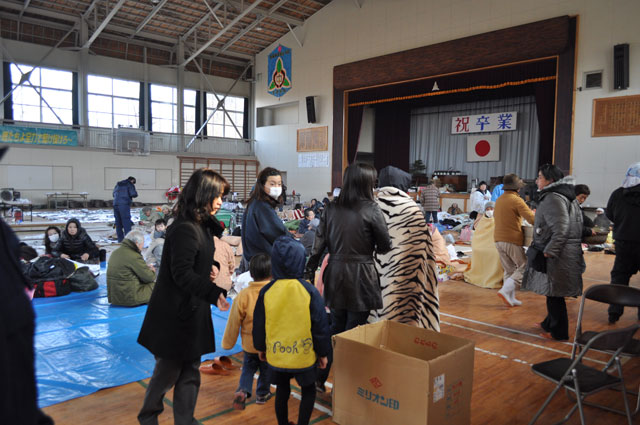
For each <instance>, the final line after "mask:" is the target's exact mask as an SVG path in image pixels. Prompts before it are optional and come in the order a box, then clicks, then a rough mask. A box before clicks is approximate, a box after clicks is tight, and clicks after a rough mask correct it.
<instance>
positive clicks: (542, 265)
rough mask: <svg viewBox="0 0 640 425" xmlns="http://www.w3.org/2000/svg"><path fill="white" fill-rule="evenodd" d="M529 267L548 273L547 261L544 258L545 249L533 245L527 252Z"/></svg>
mask: <svg viewBox="0 0 640 425" xmlns="http://www.w3.org/2000/svg"><path fill="white" fill-rule="evenodd" d="M527 267H530V268H532V269H533V270H535V271H537V272H540V273H546V272H547V259H546V258H545V256H544V249H541V248H539V247H537V246H536V245H534V244H531V246H530V247H529V249H528V250H527Z"/></svg>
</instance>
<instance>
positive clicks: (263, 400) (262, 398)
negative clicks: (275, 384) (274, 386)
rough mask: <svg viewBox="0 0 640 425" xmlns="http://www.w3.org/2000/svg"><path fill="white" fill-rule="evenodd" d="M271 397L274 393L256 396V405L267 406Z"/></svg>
mask: <svg viewBox="0 0 640 425" xmlns="http://www.w3.org/2000/svg"><path fill="white" fill-rule="evenodd" d="M271 397H273V393H266V394H265V395H259V396H256V404H265V403H266V402H267V400H269V399H270V398H271Z"/></svg>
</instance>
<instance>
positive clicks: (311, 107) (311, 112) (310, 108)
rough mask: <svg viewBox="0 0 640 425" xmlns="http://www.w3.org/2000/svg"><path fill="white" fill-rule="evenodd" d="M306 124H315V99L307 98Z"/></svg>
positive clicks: (312, 97)
mask: <svg viewBox="0 0 640 425" xmlns="http://www.w3.org/2000/svg"><path fill="white" fill-rule="evenodd" d="M307 122H309V123H315V122H316V97H315V96H307Z"/></svg>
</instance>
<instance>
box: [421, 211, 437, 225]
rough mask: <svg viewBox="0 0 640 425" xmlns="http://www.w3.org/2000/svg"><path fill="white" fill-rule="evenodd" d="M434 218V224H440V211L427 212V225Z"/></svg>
mask: <svg viewBox="0 0 640 425" xmlns="http://www.w3.org/2000/svg"><path fill="white" fill-rule="evenodd" d="M430 216H433V224H436V223H437V222H438V211H426V214H425V217H424V218H426V219H427V223H428V222H429V217H430Z"/></svg>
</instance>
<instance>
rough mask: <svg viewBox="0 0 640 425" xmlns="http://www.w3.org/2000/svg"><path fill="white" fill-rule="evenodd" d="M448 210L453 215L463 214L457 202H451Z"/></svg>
mask: <svg viewBox="0 0 640 425" xmlns="http://www.w3.org/2000/svg"><path fill="white" fill-rule="evenodd" d="M447 212H448V213H449V214H451V215H459V214H462V210H461V209H460V207H458V204H456V203H455V202H454V203H453V204H451V206H450V207H449V209H448V210H447Z"/></svg>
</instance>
